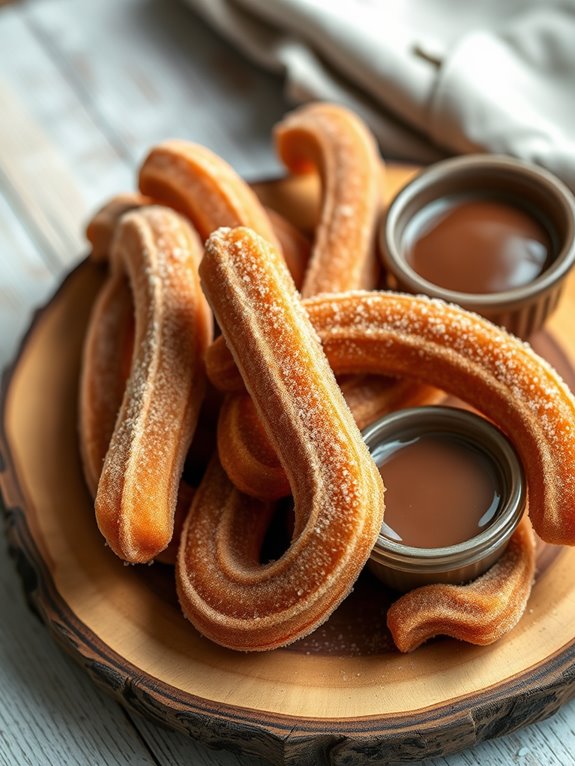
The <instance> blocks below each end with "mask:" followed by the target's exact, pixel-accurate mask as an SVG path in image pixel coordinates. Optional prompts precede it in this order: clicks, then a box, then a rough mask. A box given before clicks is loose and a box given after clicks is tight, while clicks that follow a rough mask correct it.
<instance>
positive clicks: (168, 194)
mask: <svg viewBox="0 0 575 766" xmlns="http://www.w3.org/2000/svg"><path fill="white" fill-rule="evenodd" d="M139 183H140V191H141V192H142V193H143V194H146V195H148V196H150V197H152V198H153V199H155V200H158V201H159V202H161V203H162V204H163V205H167V206H168V207H171V208H173V209H174V210H177V211H178V212H180V213H182V214H183V215H185V216H187V217H188V218H189V219H190V220H191V221H193V223H194V226H195V227H196V229H197V230H198V232H199V235H200V237H201V238H202V240H205V239H206V238H207V237H209V236H210V234H211V233H212V231H214V229H215V228H216V227H217V226H249V227H250V228H252V229H253V230H254V231H256V232H257V233H258V234H260V236H262V237H264V238H265V239H267V240H268V242H272V243H274V244H277V239H276V236H275V234H274V231H273V228H272V225H271V223H270V220H269V217H268V215H267V213H266V211H265V209H264V208H263V206H262V205H261V203H260V201H259V200H258V198H257V197H256V195H255V193H254V192H253V191H252V190H251V189H250V187H249V186H248V185H247V184H246V182H245V181H243V180H242V179H241V178H240V177H239V176H238V175H237V173H236V172H235V170H233V169H232V168H231V167H230V165H228V163H227V162H224V160H223V159H221V158H220V157H218V156H217V155H215V154H214V153H213V152H211V151H210V150H209V149H206V148H205V147H204V146H199V145H198V144H193V143H190V142H188V141H179V140H172V141H164V142H163V143H161V144H158V146H155V147H154V148H153V149H152V150H151V152H150V153H149V154H148V156H147V157H146V159H145V160H144V162H143V164H142V167H141V168H140V177H139Z"/></svg>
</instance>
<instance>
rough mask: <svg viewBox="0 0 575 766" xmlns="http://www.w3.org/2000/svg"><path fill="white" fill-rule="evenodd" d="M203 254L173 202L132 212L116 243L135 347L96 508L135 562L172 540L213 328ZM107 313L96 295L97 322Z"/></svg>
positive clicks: (111, 538)
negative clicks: (203, 284)
mask: <svg viewBox="0 0 575 766" xmlns="http://www.w3.org/2000/svg"><path fill="white" fill-rule="evenodd" d="M200 255H201V244H200V242H199V240H198V239H197V237H196V236H195V235H194V233H193V231H192V229H191V227H190V226H189V225H188V224H187V222H186V221H185V220H184V219H183V218H181V217H180V216H179V215H177V214H176V213H174V212H173V211H171V210H168V209H167V208H160V207H147V208H143V209H142V210H139V211H134V212H132V213H128V214H127V215H125V216H124V217H123V218H122V220H121V223H120V224H119V227H118V231H117V234H116V237H115V239H114V245H113V249H112V254H111V259H112V278H116V277H118V278H119V275H121V274H126V275H127V277H128V279H129V281H130V284H131V287H132V293H133V296H134V306H135V312H136V314H135V342H134V349H135V351H134V355H133V359H132V364H131V370H130V375H129V378H128V381H127V385H126V390H125V393H124V397H123V400H122V405H121V407H120V411H119V413H118V417H117V420H116V425H115V428H114V432H113V435H112V438H111V441H110V445H109V448H108V451H107V454H106V459H105V461H104V466H103V468H102V473H101V476H100V480H99V483H98V490H97V495H96V503H95V505H96V518H97V521H98V526H99V527H100V530H101V532H102V534H103V535H104V537H105V538H106V541H107V542H108V544H109V545H110V547H111V548H112V550H113V551H114V552H115V553H116V554H117V555H118V556H120V557H121V558H123V559H124V560H126V561H129V562H132V563H136V562H146V561H150V560H151V559H153V558H154V557H155V556H156V555H157V554H158V553H160V552H161V551H162V550H163V549H164V548H165V547H166V546H167V545H168V543H169V542H170V540H171V538H172V533H173V522H174V511H175V507H176V496H177V490H178V484H179V481H180V476H181V472H182V467H183V463H184V458H185V456H186V453H187V450H188V447H189V444H190V441H191V438H192V435H193V431H194V427H195V423H196V419H197V415H198V410H199V407H200V404H201V400H202V396H203V392H204V387H205V373H204V367H203V354H204V351H205V348H206V346H207V344H208V343H209V342H210V339H211V333H212V322H211V312H210V310H209V308H208V306H207V304H206V302H205V299H204V297H203V295H202V292H201V290H200V286H199V279H198V274H197V263H198V260H199V257H200ZM100 297H101V296H100ZM103 310H105V303H104V304H102V301H98V302H97V303H96V305H95V308H94V316H93V317H92V322H97V321H98V320H99V318H100V317H101V312H102V311H103Z"/></svg>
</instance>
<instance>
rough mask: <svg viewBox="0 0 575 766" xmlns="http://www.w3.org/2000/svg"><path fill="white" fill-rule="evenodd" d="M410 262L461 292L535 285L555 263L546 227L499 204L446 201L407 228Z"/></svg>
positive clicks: (422, 273) (519, 210) (513, 207)
mask: <svg viewBox="0 0 575 766" xmlns="http://www.w3.org/2000/svg"><path fill="white" fill-rule="evenodd" d="M403 244H404V256H405V259H406V261H407V263H408V264H409V265H410V266H411V268H412V269H414V271H416V272H417V273H418V274H419V275H420V276H422V277H423V278H424V279H426V280H427V281H428V282H432V283H433V284H435V285H437V286H439V287H443V288H445V289H447V290H455V291H458V292H463V293H471V294H478V293H497V292H503V291H505V290H511V289H513V288H515V287H521V286H522V285H526V284H528V283H529V282H532V281H533V280H534V279H535V278H536V277H538V276H539V275H540V274H541V273H542V272H543V271H545V269H546V268H547V267H548V266H549V265H550V263H551V261H552V259H553V246H552V241H551V238H550V236H549V233H548V232H547V230H546V228H545V227H544V226H543V224H542V223H541V222H540V221H539V220H537V218H536V217H535V216H532V215H530V214H529V213H528V212H527V211H525V210H523V209H522V208H521V207H518V206H516V205H514V204H511V203H509V202H507V201H505V200H500V199H478V198H451V199H449V198H446V199H441V200H437V201H435V202H433V203H430V204H429V205H427V206H426V207H424V208H423V209H422V210H420V211H419V212H418V213H416V214H415V215H414V217H413V219H412V220H411V221H410V222H409V223H408V224H407V226H406V229H405V235H404V243H403Z"/></svg>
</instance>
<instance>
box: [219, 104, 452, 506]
mask: <svg viewBox="0 0 575 766" xmlns="http://www.w3.org/2000/svg"><path fill="white" fill-rule="evenodd" d="M275 139H276V146H277V150H278V153H279V155H280V157H281V159H282V160H283V162H284V164H285V165H286V167H287V168H288V169H289V170H290V171H292V172H294V173H306V172H311V171H313V170H314V169H315V170H317V171H318V172H319V174H320V176H321V181H322V184H321V186H322V200H321V216H320V221H319V223H318V226H317V229H316V233H315V239H314V243H313V247H312V251H311V256H310V260H309V265H308V267H307V271H306V273H305V277H304V280H303V285H302V288H301V292H302V295H303V296H304V297H306V296H307V297H309V296H312V295H315V294H316V293H318V292H323V293H327V292H330V293H331V292H340V291H344V290H350V289H357V288H372V287H375V285H376V283H377V276H378V266H377V258H376V253H375V245H374V232H375V227H376V224H377V219H378V215H379V212H380V209H381V200H380V186H381V168H382V165H381V160H380V159H379V155H378V152H377V147H376V144H375V141H374V139H373V137H372V135H371V133H370V132H369V130H368V129H367V127H366V126H365V125H364V124H363V123H362V122H361V121H360V120H359V119H358V118H357V117H356V116H355V115H354V114H353V113H352V112H350V111H349V110H348V109H345V108H344V107H341V106H337V105H335V104H325V103H316V104H311V105H307V106H304V107H301V108H300V109H297V110H296V111H294V112H292V113H291V114H289V115H288V116H287V117H286V118H285V119H284V120H282V121H281V123H280V124H279V125H278V126H277V127H276V129H275ZM211 361H212V364H213V363H214V360H213V357H212V360H211ZM231 372H232V375H231V377H230V380H229V381H226V386H230V387H231V386H234V380H235V381H236V384H237V373H236V374H234V371H233V370H232V371H231ZM346 387H347V391H348V396H349V397H350V401H352V402H353V407H352V412H353V413H354V415H355V416H356V420H358V422H359V424H360V427H364V426H365V425H368V424H369V423H370V422H373V420H375V419H376V418H377V417H378V416H380V415H382V414H384V413H387V412H389V411H390V410H391V409H393V408H394V407H397V406H406V405H407V404H416V403H417V404H430V403H432V402H435V401H437V400H438V397H439V395H440V394H439V392H438V391H437V390H434V389H431V388H430V387H429V386H420V385H417V384H415V383H413V382H412V381H411V382H409V383H406V382H403V381H401V382H395V381H394V382H393V383H391V382H390V381H389V380H385V379H382V378H381V376H373V377H369V376H362V378H361V379H360V380H359V381H357V382H355V383H354V382H353V380H351V379H349V380H348V381H347V382H346ZM218 449H219V454H220V460H221V462H222V465H223V467H224V468H225V470H226V472H227V474H228V476H229V477H230V479H231V480H232V481H233V483H234V484H235V485H236V486H237V487H238V488H240V489H241V490H242V491H244V492H247V493H249V494H253V495H254V496H256V497H260V498H263V499H270V500H271V499H274V498H278V497H282V496H284V495H285V494H287V493H289V483H288V481H287V478H286V476H285V474H284V472H283V471H282V470H281V466H280V463H279V460H278V457H277V456H276V455H275V453H274V450H273V448H272V446H271V444H270V442H269V440H268V439H267V437H266V435H265V429H264V428H263V427H262V425H261V424H258V423H257V415H256V412H255V409H254V407H253V406H252V404H251V402H250V400H249V399H248V398H247V397H245V396H241V395H240V396H237V397H233V396H231V397H228V399H227V402H226V406H225V408H224V409H223V411H222V415H221V418H220V422H219V424H218Z"/></svg>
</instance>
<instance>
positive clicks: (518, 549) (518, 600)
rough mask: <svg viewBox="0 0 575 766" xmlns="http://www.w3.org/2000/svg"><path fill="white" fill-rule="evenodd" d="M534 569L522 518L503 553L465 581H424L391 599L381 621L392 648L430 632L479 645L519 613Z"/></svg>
mask: <svg viewBox="0 0 575 766" xmlns="http://www.w3.org/2000/svg"><path fill="white" fill-rule="evenodd" d="M534 572H535V537H534V535H533V530H532V528H531V524H530V523H529V519H528V518H526V517H524V518H523V519H522V521H521V523H520V525H519V526H518V528H517V529H516V530H515V532H514V533H513V535H512V537H511V539H510V541H509V544H508V546H507V548H506V550H505V552H504V554H503V556H502V557H501V558H500V559H499V560H498V561H497V562H496V563H495V564H494V565H493V566H492V567H491V568H490V569H489V570H488V571H487V572H486V573H485V574H484V575H482V576H481V577H478V578H477V579H476V580H474V581H473V582H471V583H468V584H467V585H439V584H436V585H425V586H424V587H422V588H416V589H415V590H412V591H410V592H409V593H406V594H405V595H404V596H402V597H401V598H400V599H398V600H397V601H395V602H394V603H393V604H392V605H391V607H390V608H389V610H388V613H387V625H388V628H389V629H390V631H391V635H392V637H393V640H394V642H395V645H396V646H397V648H398V649H399V650H400V651H402V652H412V651H413V650H414V649H417V647H418V646H421V644H423V643H424V642H425V641H428V640H429V639H430V638H433V637H434V636H440V635H441V636H451V637H452V638H457V639H459V640H461V641H467V643H470V644H478V645H480V646H485V645H487V644H492V643H493V642H494V641H497V640H498V639H499V638H501V637H502V636H503V635H505V633H508V632H509V631H510V630H511V629H512V628H513V627H515V625H516V624H517V622H518V621H519V619H520V617H521V615H522V614H523V612H524V611H525V607H526V604H527V599H528V598H529V594H530V593H531V587H532V584H533V576H534Z"/></svg>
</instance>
